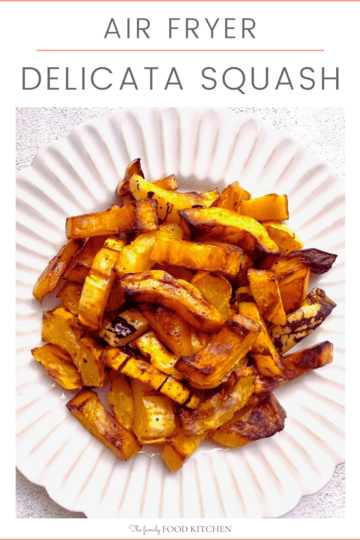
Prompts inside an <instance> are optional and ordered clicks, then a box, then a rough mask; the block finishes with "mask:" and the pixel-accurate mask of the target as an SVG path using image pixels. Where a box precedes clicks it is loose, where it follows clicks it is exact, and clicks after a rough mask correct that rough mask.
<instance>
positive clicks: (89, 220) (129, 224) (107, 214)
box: [66, 200, 159, 238]
mask: <svg viewBox="0 0 360 540" xmlns="http://www.w3.org/2000/svg"><path fill="white" fill-rule="evenodd" d="M158 228H159V223H158V216H157V210H156V202H155V201H150V200H147V201H139V202H137V201H134V202H129V203H128V204H126V205H125V206H122V207H120V206H118V205H116V204H113V205H112V206H110V208H108V209H107V210H104V211H103V212H95V213H93V214H84V215H81V216H74V217H70V218H67V220H66V235H67V237H68V238H87V237H91V236H102V235H111V234H116V233H120V232H131V231H140V232H142V231H154V230H156V229H158Z"/></svg>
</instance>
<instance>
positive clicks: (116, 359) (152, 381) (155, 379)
mask: <svg viewBox="0 0 360 540" xmlns="http://www.w3.org/2000/svg"><path fill="white" fill-rule="evenodd" d="M102 361H103V362H104V363H105V365H107V366H108V367H111V368H112V369H116V370H119V371H120V372H121V373H123V374H124V375H127V376H128V377H130V378H131V379H137V380H139V381H141V382H143V383H144V384H148V385H150V386H151V388H153V389H154V390H157V391H158V392H161V393H162V394H164V395H165V396H168V397H169V398H171V399H172V400H174V401H176V402H177V403H180V405H186V407H189V408H190V409H193V408H195V407H197V406H198V404H199V403H200V399H199V398H198V397H197V396H195V395H194V393H193V392H192V391H191V390H190V389H189V388H187V387H186V386H184V384H182V383H181V382H180V381H177V380H176V379H174V378H173V377H171V375H167V374H166V373H163V372H162V371H160V370H159V369H156V368H155V367H154V366H152V365H151V364H149V363H148V362H146V361H145V360H139V359H137V358H134V357H132V356H130V355H128V354H126V353H124V352H123V351H121V350H119V349H117V348H116V347H108V348H107V349H105V351H104V353H103V355H102Z"/></svg>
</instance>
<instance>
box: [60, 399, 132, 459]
mask: <svg viewBox="0 0 360 540" xmlns="http://www.w3.org/2000/svg"><path fill="white" fill-rule="evenodd" d="M66 406H67V408H68V409H69V411H70V412H71V414H72V415H74V416H75V418H76V419H77V420H79V422H80V423H81V424H82V425H83V426H84V428H85V429H87V430H88V431H90V433H91V434H92V435H94V437H96V439H98V440H99V441H100V442H101V443H103V444H104V445H105V446H106V447H107V448H109V450H111V451H112V452H114V454H115V455H116V456H117V457H118V458H119V459H122V460H125V461H126V460H128V459H130V458H131V457H132V456H133V455H135V454H137V453H138V452H139V451H140V450H141V446H140V445H139V443H138V442H137V440H136V439H135V437H134V435H132V434H131V433H130V432H129V431H128V430H127V429H125V428H124V427H122V426H121V425H120V424H119V423H118V422H117V421H116V419H115V418H114V417H113V416H112V415H111V414H110V413H109V412H108V411H107V410H106V409H105V407H104V405H103V404H102V403H101V401H100V400H99V398H98V396H97V394H95V392H92V391H91V390H81V391H80V392H79V393H78V394H77V395H76V396H75V397H74V398H73V399H71V400H70V401H69V402H68V403H67V405H66Z"/></svg>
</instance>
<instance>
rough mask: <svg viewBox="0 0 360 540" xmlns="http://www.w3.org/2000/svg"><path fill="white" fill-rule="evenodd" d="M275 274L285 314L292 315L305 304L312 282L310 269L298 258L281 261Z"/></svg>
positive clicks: (274, 267) (275, 267)
mask: <svg viewBox="0 0 360 540" xmlns="http://www.w3.org/2000/svg"><path fill="white" fill-rule="evenodd" d="M278 262H279V263H280V264H277V263H275V264H274V266H273V272H274V273H275V275H276V279H277V282H278V285H279V290H280V296H281V301H282V304H283V307H284V311H285V313H291V312H292V311H295V310H296V309H298V308H299V307H300V306H301V304H302V303H303V301H304V299H305V296H306V293H307V290H308V288H309V282H310V269H309V268H308V267H307V266H306V265H304V264H303V263H302V262H300V261H299V260H298V259H297V258H290V259H286V257H284V258H283V259H280V260H279V261H278Z"/></svg>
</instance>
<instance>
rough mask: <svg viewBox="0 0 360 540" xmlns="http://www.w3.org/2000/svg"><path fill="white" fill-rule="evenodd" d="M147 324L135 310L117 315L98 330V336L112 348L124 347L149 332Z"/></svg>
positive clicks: (128, 310) (142, 316) (143, 317)
mask: <svg viewBox="0 0 360 540" xmlns="http://www.w3.org/2000/svg"><path fill="white" fill-rule="evenodd" d="M149 327H150V325H149V323H148V321H147V319H146V318H145V316H144V315H143V314H142V313H141V311H139V310H138V309H137V308H131V309H127V310H125V311H123V312H121V313H119V314H118V315H117V316H116V317H115V319H113V320H112V321H109V322H108V323H107V324H105V326H103V327H102V328H101V329H100V330H99V336H100V337H101V338H103V339H105V341H107V342H108V344H109V345H111V346H112V347H124V345H126V344H127V343H130V341H133V340H134V339H136V338H137V337H139V336H141V334H143V333H144V332H146V331H147V330H149Z"/></svg>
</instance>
